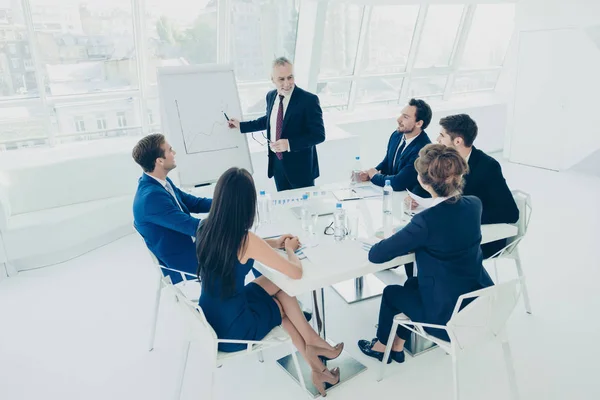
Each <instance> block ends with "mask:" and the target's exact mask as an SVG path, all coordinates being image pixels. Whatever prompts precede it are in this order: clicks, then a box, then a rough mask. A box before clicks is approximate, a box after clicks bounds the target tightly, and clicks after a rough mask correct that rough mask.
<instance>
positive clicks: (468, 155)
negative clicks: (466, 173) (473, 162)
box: [465, 147, 473, 164]
mask: <svg viewBox="0 0 600 400" xmlns="http://www.w3.org/2000/svg"><path fill="white" fill-rule="evenodd" d="M472 153H473V147H471V151H469V154H467V156H466V157H465V161H467V164H468V163H469V158H470V157H471V154H472Z"/></svg>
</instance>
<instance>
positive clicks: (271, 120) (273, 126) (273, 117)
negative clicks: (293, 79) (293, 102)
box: [269, 86, 295, 151]
mask: <svg viewBox="0 0 600 400" xmlns="http://www.w3.org/2000/svg"><path fill="white" fill-rule="evenodd" d="M294 88H295V86H294ZM294 88H292V91H291V92H290V93H289V94H287V95H284V96H283V118H284V119H285V113H286V111H287V107H288V104H290V98H291V97H292V94H294ZM278 112H279V92H277V93H275V101H274V102H273V108H272V109H271V115H270V118H269V123H270V124H271V141H272V142H274V141H276V140H277V113H278ZM270 149H271V148H269V150H270ZM287 151H290V146H289V142H288V149H287Z"/></svg>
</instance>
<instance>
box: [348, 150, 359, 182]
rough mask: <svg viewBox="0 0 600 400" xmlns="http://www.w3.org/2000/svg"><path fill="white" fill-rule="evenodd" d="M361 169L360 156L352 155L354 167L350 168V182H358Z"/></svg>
mask: <svg viewBox="0 0 600 400" xmlns="http://www.w3.org/2000/svg"><path fill="white" fill-rule="evenodd" d="M361 171H362V165H361V163H360V157H359V156H356V157H354V167H353V168H352V174H351V175H350V177H351V179H350V182H352V184H356V183H359V182H360V173H361Z"/></svg>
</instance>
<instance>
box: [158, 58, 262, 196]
mask: <svg viewBox="0 0 600 400" xmlns="http://www.w3.org/2000/svg"><path fill="white" fill-rule="evenodd" d="M158 91H159V99H160V109H161V121H162V128H163V133H164V134H165V136H166V137H167V140H168V141H169V143H170V144H171V146H172V147H173V149H175V151H176V152H177V155H176V162H177V169H176V170H175V171H176V172H177V173H178V175H179V182H180V184H181V186H195V185H199V184H204V183H210V182H215V181H216V180H217V179H219V177H220V176H221V174H222V173H223V172H225V171H226V170H227V169H228V168H230V167H240V168H245V169H247V170H248V171H249V172H250V173H252V172H253V170H252V161H251V159H250V151H249V149H248V142H247V141H246V135H243V134H240V131H239V130H238V129H230V128H229V126H228V124H227V119H226V117H225V114H226V115H227V116H228V117H230V118H231V117H233V116H235V117H236V118H238V119H241V116H242V110H241V105H240V99H239V94H238V90H237V84H236V81H235V75H234V72H233V68H232V67H231V66H228V65H201V66H197V65H184V66H178V67H163V68H159V69H158Z"/></svg>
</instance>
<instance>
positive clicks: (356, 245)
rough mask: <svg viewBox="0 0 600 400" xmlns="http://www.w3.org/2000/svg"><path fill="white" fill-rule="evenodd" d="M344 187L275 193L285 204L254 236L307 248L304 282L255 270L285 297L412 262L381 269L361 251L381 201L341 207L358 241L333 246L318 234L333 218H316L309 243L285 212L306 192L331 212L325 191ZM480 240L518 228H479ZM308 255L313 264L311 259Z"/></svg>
mask: <svg viewBox="0 0 600 400" xmlns="http://www.w3.org/2000/svg"><path fill="white" fill-rule="evenodd" d="M344 186H348V185H347V184H338V185H325V186H322V187H317V188H306V189H298V190H291V191H285V192H280V193H277V194H275V195H274V196H273V198H274V200H279V199H284V200H289V201H288V202H286V203H285V204H283V205H277V206H275V207H274V208H273V218H272V219H273V222H272V223H271V224H269V225H266V226H263V227H259V229H258V231H257V234H259V235H261V236H274V235H280V234H284V233H291V234H294V235H298V236H299V237H300V240H301V241H302V242H303V243H304V244H307V245H308V248H307V249H306V250H305V251H304V252H305V254H306V255H307V258H305V259H303V260H302V268H303V276H302V278H301V279H298V280H294V279H291V278H288V277H287V276H285V275H283V274H282V273H280V272H277V271H275V270H273V269H271V268H269V267H267V266H265V265H262V264H260V263H258V262H257V263H255V268H256V269H257V270H258V271H260V272H261V273H262V274H263V275H264V276H266V277H267V278H269V279H270V280H271V281H272V282H273V283H275V284H276V285H277V286H279V287H280V288H281V289H282V290H284V291H285V292H286V293H287V294H289V295H290V296H297V295H299V294H302V293H306V292H309V291H311V290H316V289H320V288H322V287H325V286H329V285H332V284H335V283H338V282H342V281H345V280H348V279H352V278H358V277H360V276H364V275H367V274H369V273H373V272H377V271H382V270H385V269H388V268H391V267H395V266H397V265H402V264H406V263H408V262H412V261H414V260H415V257H414V254H412V253H411V254H407V255H404V256H401V257H397V258H395V259H393V260H391V261H388V262H387V263H383V264H373V263H371V262H369V260H368V251H367V250H365V249H363V246H362V241H369V242H371V243H373V242H374V241H375V240H377V239H376V237H375V233H376V232H377V231H381V227H382V218H383V217H382V215H383V214H382V211H381V210H382V199H381V197H376V198H370V199H363V200H351V201H345V202H343V208H344V209H345V210H346V213H347V214H349V215H352V216H358V219H359V234H358V236H359V238H358V240H356V241H352V240H348V239H346V240H343V241H341V242H336V241H335V240H334V238H333V236H332V235H325V234H324V233H323V232H324V230H325V227H326V226H328V225H329V224H330V223H331V222H332V221H333V216H332V215H327V216H321V217H319V220H318V223H317V229H316V230H315V232H316V237H312V238H311V237H310V235H308V233H307V232H305V231H303V229H302V223H301V221H300V220H299V219H298V218H296V216H295V215H294V214H293V213H292V211H291V210H290V209H291V208H292V207H296V206H298V205H299V203H298V201H297V200H296V199H298V198H300V197H301V196H302V194H303V193H305V192H310V193H311V195H312V194H314V193H315V192H316V193H318V195H317V196H316V197H313V198H311V199H310V200H309V202H321V203H324V204H327V205H328V206H329V205H330V206H331V209H332V210H333V209H334V208H335V203H336V202H337V199H336V198H335V197H334V196H333V195H332V194H331V191H330V190H332V189H337V188H340V187H344ZM324 192H325V193H324ZM405 197H406V192H395V193H394V201H393V203H394V206H393V215H394V223H393V225H394V227H401V226H403V225H405V224H406V223H407V222H408V221H403V220H402V219H401V211H400V210H401V207H400V204H401V202H402V200H403V199H404V198H405ZM481 234H482V243H487V242H492V241H495V240H499V239H504V238H508V237H511V236H515V235H516V234H517V227H515V226H513V225H509V224H492V225H483V226H482V227H481ZM314 245H316V246H314ZM313 246H314V247H313ZM311 255H312V256H313V257H312V258H313V260H311V259H310V256H311ZM315 260H320V262H315Z"/></svg>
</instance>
